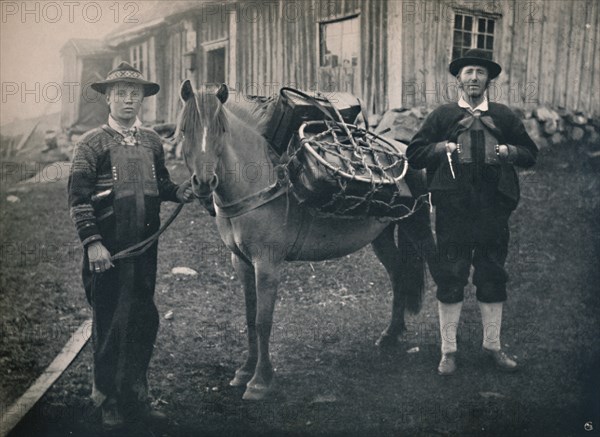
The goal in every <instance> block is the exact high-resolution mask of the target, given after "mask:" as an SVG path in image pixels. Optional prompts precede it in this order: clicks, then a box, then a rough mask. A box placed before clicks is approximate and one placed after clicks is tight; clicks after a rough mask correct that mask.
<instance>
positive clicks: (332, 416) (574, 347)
mask: <svg viewBox="0 0 600 437" xmlns="http://www.w3.org/2000/svg"><path fill="white" fill-rule="evenodd" d="M171 169H172V175H173V177H174V179H175V180H176V181H182V180H183V179H184V178H185V177H186V174H187V173H186V170H185V169H183V168H182V166H181V165H180V164H175V163H172V164H171ZM521 184H522V195H523V197H522V201H521V204H520V206H519V208H518V209H517V211H516V212H515V213H514V214H513V216H512V219H511V233H512V237H511V238H512V239H511V246H510V251H509V260H508V265H507V268H508V271H509V273H510V274H511V278H512V279H511V282H510V283H509V300H508V303H507V304H506V305H505V315H504V324H503V335H502V338H503V344H504V346H505V347H506V349H507V350H508V351H509V352H510V353H511V354H514V355H516V356H517V358H518V360H519V362H520V363H521V364H522V369H521V371H520V372H518V373H517V374H514V375H506V374H500V373H498V372H496V371H495V369H494V368H493V367H491V365H490V364H489V363H488V362H487V361H485V359H484V357H483V356H482V354H481V351H480V345H481V326H480V325H481V323H480V316H479V311H478V308H477V305H476V302H475V299H474V295H473V293H472V290H471V292H469V293H467V296H468V297H467V299H466V302H465V306H464V310H463V315H462V326H461V329H460V338H459V369H458V371H457V374H456V375H454V376H453V377H451V378H441V377H439V376H438V375H437V374H436V371H435V369H436V366H437V362H438V360H439V333H438V326H437V323H438V322H437V308H436V303H435V298H434V291H433V286H432V283H431V280H430V279H429V280H428V289H427V292H426V297H425V302H424V306H423V309H422V311H421V313H420V314H418V315H414V316H410V317H409V318H408V320H407V322H408V331H407V332H406V334H405V335H404V337H403V342H402V344H401V345H400V346H399V347H398V348H397V349H396V350H393V351H391V352H386V353H384V352H381V351H379V350H378V349H377V348H376V347H375V346H374V342H375V340H376V339H377V337H378V335H379V333H380V332H381V331H382V330H383V328H384V327H385V326H386V323H387V321H388V319H389V312H390V309H391V291H390V287H389V284H388V279H387V275H386V274H385V271H384V269H383V267H382V266H381V265H380V264H379V263H378V262H377V260H376V258H375V256H374V254H373V253H372V251H371V249H370V248H365V249H363V250H361V251H359V252H357V253H355V254H353V255H350V256H348V257H344V258H342V259H338V260H332V261H327V262H322V263H313V264H310V263H295V264H290V265H288V266H287V267H286V269H285V271H284V272H283V274H282V283H281V286H280V292H279V300H278V303H277V306H276V312H275V326H274V329H273V336H272V342H271V344H272V360H273V364H274V365H275V366H276V368H277V373H276V381H277V390H276V393H275V395H274V397H273V399H272V400H271V401H268V402H264V403H258V404H256V403H247V402H243V401H242V400H241V395H242V392H241V391H240V390H237V389H232V388H230V387H228V381H229V379H230V378H231V377H232V375H233V372H234V371H235V369H236V367H237V366H238V365H240V364H241V362H242V361H243V357H244V354H245V345H246V336H245V322H244V316H243V314H244V303H243V294H242V291H241V288H240V286H239V283H238V281H237V278H236V277H235V274H234V272H233V269H232V267H231V265H230V263H229V255H228V253H227V250H226V249H225V248H224V246H223V245H222V244H221V243H220V239H219V236H218V234H217V231H216V226H215V224H214V219H212V218H211V217H209V216H208V215H207V214H206V212H205V211H204V210H203V209H202V208H201V207H200V206H199V205H196V204H192V205H188V206H186V208H184V210H183V212H182V213H181V215H180V216H179V218H178V219H177V220H176V222H175V223H174V224H173V225H172V227H171V228H170V229H169V230H168V231H167V232H166V233H165V234H164V236H163V237H162V239H161V243H160V252H159V267H158V282H157V289H156V302H157V305H158V307H159V311H160V313H161V316H164V315H165V314H166V313H167V312H168V311H173V318H171V319H169V320H166V319H164V318H163V317H161V328H160V331H159V337H158V340H157V344H156V350H155V354H154V358H153V361H152V364H151V369H150V375H149V376H150V382H151V392H152V395H153V397H154V398H155V399H156V402H157V404H158V405H160V406H161V408H162V409H163V411H165V412H166V413H168V415H169V416H170V418H171V423H170V425H169V427H167V428H165V429H161V430H153V432H152V433H148V432H146V434H147V435H231V436H234V435H236V436H237V435H253V434H275V435H279V434H292V435H331V434H339V435H394V436H400V435H402V436H413V435H414V436H429V435H431V436H440V435H442V436H446V435H447V436H472V435H473V436H475V435H485V436H488V435H490V436H491V435H497V436H509V435H529V436H532V435H535V436H537V435H539V436H571V435H573V436H576V435H586V436H590V435H599V431H598V430H600V400H599V393H600V382H599V376H598V374H599V371H598V370H599V368H600V340H599V337H598V333H599V332H600V316H599V310H600V298H599V290H598V288H599V287H598V284H599V281H600V277H599V276H600V274H599V268H598V267H599V265H600V264H599V253H600V251H599V246H600V244H599V242H600V218H599V217H600V215H599V212H600V178H599V177H598V173H597V172H596V171H594V169H592V168H590V167H589V166H588V165H587V164H586V163H585V162H582V160H581V158H580V156H579V155H578V153H577V151H576V150H571V151H565V150H552V151H546V152H545V153H542V154H541V156H540V160H539V163H538V165H537V167H536V168H535V169H533V170H530V171H527V172H523V173H522V174H521ZM11 188H12V189H13V190H11V192H10V193H9V192H8V190H9V189H11ZM14 188H15V186H13V185H8V186H7V185H6V184H3V186H2V189H1V199H0V235H1V238H2V259H1V261H2V264H1V266H0V314H1V318H2V320H1V322H2V325H1V329H2V335H1V338H0V378H1V382H0V397H1V405H0V407H2V409H3V411H4V410H5V408H6V407H7V406H8V405H10V404H11V403H12V402H13V401H14V400H16V399H17V398H18V397H19V396H20V394H21V393H22V392H23V391H24V390H25V389H26V388H27V387H28V386H29V385H30V384H31V383H32V382H33V381H34V380H35V378H36V377H37V376H38V375H39V374H40V373H41V372H42V371H43V369H44V368H45V366H47V365H48V364H49V363H50V361H51V360H52V359H53V357H54V356H55V355H56V354H57V353H58V352H59V351H60V349H61V348H62V346H63V345H64V343H65V342H66V341H67V340H68V338H69V336H70V335H71V334H72V333H73V331H75V329H76V328H77V326H78V325H79V324H80V323H81V322H82V321H83V320H85V319H87V318H89V317H90V315H91V313H90V311H89V309H88V306H87V303H86V302H85V299H84V294H83V290H82V287H81V281H80V277H79V274H80V273H79V263H80V259H81V250H80V248H79V246H78V242H77V238H76V235H75V232H74V229H73V226H72V224H71V222H70V219H69V216H68V211H67V204H66V195H65V190H66V183H65V180H64V178H62V179H61V180H59V181H56V182H51V183H34V184H30V185H27V186H26V187H25V188H18V190H21V191H14ZM9 194H10V195H16V196H18V197H19V199H20V201H18V202H15V203H10V202H8V201H7V196H8V195H9ZM173 208H174V205H173V204H165V206H164V208H163V216H165V217H166V216H167V215H168V214H169V213H170V212H171V211H172V209H173ZM176 266H187V267H191V268H193V269H195V270H197V271H198V272H199V275H198V276H196V277H180V276H173V275H171V273H170V271H171V269H172V268H173V267H176ZM414 347H418V352H413V353H408V352H407V351H408V350H411V349H412V348H414ZM413 351H414V349H413ZM90 391H91V348H90V345H88V346H86V347H85V349H84V350H83V352H82V354H81V355H80V356H79V357H78V358H77V359H76V361H75V362H74V363H73V364H72V365H71V367H70V368H69V369H68V370H67V371H66V372H65V374H64V375H63V376H62V377H61V379H60V380H59V381H58V382H57V383H56V384H55V385H54V386H53V387H52V388H51V390H50V391H49V392H48V393H47V395H46V396H45V397H44V398H43V399H42V401H41V402H40V403H39V404H38V405H37V406H36V407H35V408H34V409H33V410H32V411H31V412H30V414H29V415H28V416H27V417H26V420H25V421H24V422H23V423H22V424H21V425H19V427H18V428H17V429H16V430H15V431H14V433H13V435H94V434H95V433H97V430H98V429H99V420H98V415H97V413H96V412H94V411H93V409H92V406H91V403H90V401H89V400H88V396H89V393H90ZM587 422H591V426H592V427H593V428H594V429H593V430H592V431H585V430H584V426H585V424H586V423H587ZM588 427H589V425H588Z"/></svg>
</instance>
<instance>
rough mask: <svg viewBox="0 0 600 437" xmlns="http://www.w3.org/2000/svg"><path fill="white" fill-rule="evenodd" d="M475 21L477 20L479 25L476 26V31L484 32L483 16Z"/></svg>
mask: <svg viewBox="0 0 600 437" xmlns="http://www.w3.org/2000/svg"><path fill="white" fill-rule="evenodd" d="M477 21H478V22H479V26H478V27H477V31H478V32H479V33H484V32H485V18H480V19H479V20H477Z"/></svg>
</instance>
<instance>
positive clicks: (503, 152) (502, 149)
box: [496, 144, 508, 160]
mask: <svg viewBox="0 0 600 437" xmlns="http://www.w3.org/2000/svg"><path fill="white" fill-rule="evenodd" d="M496 153H497V154H498V157H499V158H501V159H503V160H507V159H508V146H507V145H506V144H501V145H499V146H498V149H497V152H496Z"/></svg>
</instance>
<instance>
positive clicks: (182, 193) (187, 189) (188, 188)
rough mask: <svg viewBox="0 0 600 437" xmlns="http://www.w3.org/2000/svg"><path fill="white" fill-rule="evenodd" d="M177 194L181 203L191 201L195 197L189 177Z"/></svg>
mask: <svg viewBox="0 0 600 437" xmlns="http://www.w3.org/2000/svg"><path fill="white" fill-rule="evenodd" d="M175 195H176V196H177V200H179V202H180V203H190V202H191V201H192V200H193V199H194V192H193V191H192V183H191V182H190V181H189V179H188V180H187V181H185V182H184V183H182V184H181V185H180V186H179V188H178V189H177V193H176V194H175Z"/></svg>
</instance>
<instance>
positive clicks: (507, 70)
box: [494, 0, 517, 104]
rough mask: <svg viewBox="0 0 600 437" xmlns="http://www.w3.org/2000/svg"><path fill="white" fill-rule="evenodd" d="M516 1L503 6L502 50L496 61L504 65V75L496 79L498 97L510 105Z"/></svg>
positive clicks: (500, 100) (512, 0)
mask: <svg viewBox="0 0 600 437" xmlns="http://www.w3.org/2000/svg"><path fill="white" fill-rule="evenodd" d="M516 8H517V6H516V2H515V0H508V1H506V2H505V3H504V4H503V9H502V11H503V16H502V19H501V20H500V23H497V24H501V29H502V35H501V40H500V43H501V44H500V50H499V53H498V56H497V57H496V61H497V62H498V63H499V64H500V65H502V74H500V76H499V77H498V79H496V80H495V81H494V82H495V86H496V90H497V96H496V98H497V99H498V101H499V102H501V103H504V104H508V102H509V100H511V99H512V97H511V95H510V94H511V89H510V87H511V80H512V73H513V58H514V55H513V49H514V44H515V34H514V28H515V16H516V14H517V11H516Z"/></svg>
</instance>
